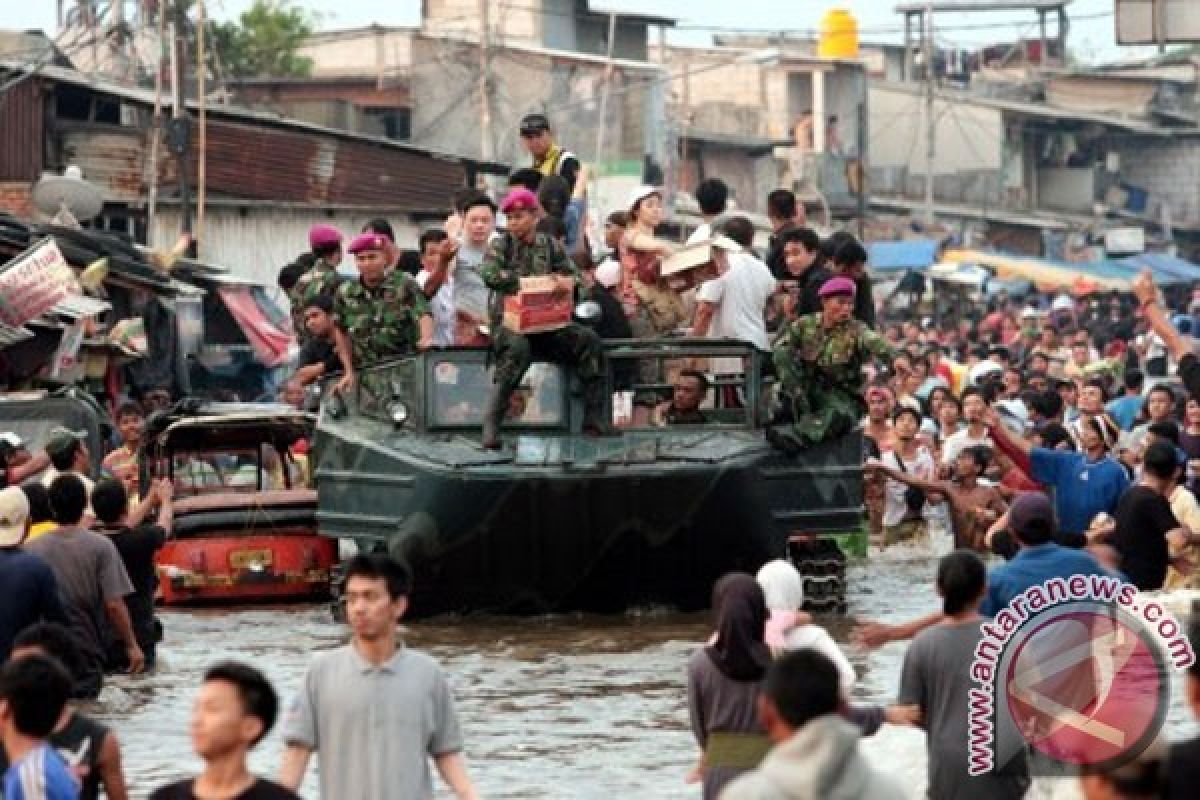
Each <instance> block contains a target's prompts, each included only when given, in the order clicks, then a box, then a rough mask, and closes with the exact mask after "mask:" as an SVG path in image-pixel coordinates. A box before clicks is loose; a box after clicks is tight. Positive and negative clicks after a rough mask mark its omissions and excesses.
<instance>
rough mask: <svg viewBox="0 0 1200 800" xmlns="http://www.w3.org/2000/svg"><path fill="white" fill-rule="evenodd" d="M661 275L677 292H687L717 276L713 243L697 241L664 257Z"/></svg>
mask: <svg viewBox="0 0 1200 800" xmlns="http://www.w3.org/2000/svg"><path fill="white" fill-rule="evenodd" d="M659 275H660V276H661V277H662V281H663V283H665V284H666V285H667V286H668V287H669V288H670V289H672V290H674V291H676V292H686V291H687V290H688V289H694V288H696V287H697V286H699V285H700V284H702V283H704V282H705V281H709V280H712V279H713V278H715V277H717V265H716V263H715V262H714V261H713V243H712V242H711V241H704V242H697V243H695V244H692V245H688V246H687V247H685V248H683V249H682V250H679V251H677V252H676V253H675V254H674V255H671V256H669V257H668V258H664V259H663V262H662V266H661V267H660V269H659Z"/></svg>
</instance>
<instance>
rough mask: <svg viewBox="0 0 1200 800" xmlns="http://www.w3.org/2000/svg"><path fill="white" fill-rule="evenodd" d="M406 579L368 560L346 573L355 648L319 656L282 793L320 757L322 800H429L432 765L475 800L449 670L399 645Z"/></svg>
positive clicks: (295, 724)
mask: <svg viewBox="0 0 1200 800" xmlns="http://www.w3.org/2000/svg"><path fill="white" fill-rule="evenodd" d="M409 583H410V581H409V576H408V572H407V570H405V568H404V567H402V566H401V565H400V564H399V563H398V562H396V561H395V560H393V559H392V558H390V557H389V556H386V555H382V554H373V555H360V556H356V557H355V558H354V559H352V560H351V561H350V562H349V564H348V566H347V569H346V590H345V599H346V614H347V617H348V619H349V622H350V628H351V630H352V632H353V637H352V639H351V641H350V644H348V645H346V646H344V647H339V648H337V649H336V650H330V651H328V652H325V653H321V654H319V655H318V656H317V657H316V659H315V660H314V661H313V664H312V666H311V667H310V668H309V670H308V674H307V675H306V676H305V678H304V685H303V686H302V687H301V689H300V692H299V693H298V694H297V696H296V698H295V700H294V701H293V703H292V705H291V707H290V708H289V709H288V713H287V717H286V719H285V721H284V729H283V731H284V739H285V740H286V741H287V751H286V752H285V753H284V760H283V768H282V770H281V773H280V783H282V784H283V785H284V786H286V787H288V788H289V789H292V790H296V789H297V788H299V786H300V783H301V782H302V781H303V779H304V773H305V771H306V769H307V768H308V761H309V759H310V757H311V756H312V754H313V752H316V753H317V758H318V760H319V762H320V784H321V797H322V798H324V800H342V799H343V798H355V799H356V800H423V799H424V798H427V797H432V796H433V780H432V776H431V774H430V770H429V759H433V763H434V765H435V766H436V767H437V770H438V773H439V774H440V775H441V777H442V780H444V781H445V782H446V783H447V784H448V785H449V786H450V788H451V789H452V790H453V791H454V793H455V796H456V797H458V798H459V800H475V798H476V796H477V795H476V793H475V788H474V786H473V785H472V784H471V779H470V777H469V776H468V775H467V769H466V760H465V759H464V758H463V755H462V747H463V743H462V732H461V730H460V729H459V724H458V715H457V714H456V713H455V710H454V697H453V695H452V694H451V691H450V687H449V685H448V684H447V682H446V677H445V674H444V673H443V672H442V669H441V667H440V666H439V665H438V664H437V662H436V661H434V660H433V659H432V658H430V657H429V656H428V655H426V654H424V653H421V652H418V651H416V650H410V649H408V648H406V647H405V646H404V643H403V642H400V641H398V640H397V636H396V625H397V623H398V622H399V621H400V618H401V617H402V616H403V615H404V612H405V611H406V610H407V608H408V592H409Z"/></svg>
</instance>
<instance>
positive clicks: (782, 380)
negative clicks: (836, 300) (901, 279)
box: [767, 314, 893, 450]
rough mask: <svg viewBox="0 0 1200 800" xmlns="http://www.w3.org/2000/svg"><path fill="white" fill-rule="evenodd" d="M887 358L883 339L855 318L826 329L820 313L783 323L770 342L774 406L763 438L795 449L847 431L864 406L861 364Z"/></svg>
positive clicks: (861, 415)
mask: <svg viewBox="0 0 1200 800" xmlns="http://www.w3.org/2000/svg"><path fill="white" fill-rule="evenodd" d="M892 357H893V353H892V349H891V348H890V347H889V346H888V344H887V341H886V340H885V339H884V338H883V337H882V336H880V335H879V334H877V333H876V332H875V331H873V330H871V329H870V328H868V327H867V326H866V325H865V324H863V323H862V322H861V321H859V320H857V319H850V320H847V321H846V322H844V323H842V324H840V325H838V326H837V327H836V328H833V329H832V330H825V328H824V327H822V324H821V315H820V314H809V315H807V316H803V317H800V318H799V319H797V320H794V321H793V322H791V323H789V324H788V326H787V327H786V328H784V329H783V330H782V331H781V332H780V335H779V338H778V339H776V342H775V359H774V360H775V369H776V371H777V373H778V375H779V405H780V408H779V412H778V414H777V416H776V420H775V422H776V424H775V425H774V426H772V427H771V428H769V429H768V431H767V433H768V437H769V438H770V439H771V440H772V442H773V443H775V444H776V445H777V446H779V447H781V448H783V449H786V450H797V449H802V448H806V447H811V446H812V445H815V444H817V443H819V442H823V441H826V440H827V439H833V438H836V437H838V436H841V435H843V434H845V433H847V432H848V431H850V430H852V429H853V428H854V426H855V425H857V424H858V422H859V420H861V419H862V417H863V415H864V414H865V413H866V411H867V405H866V402H864V400H863V366H864V365H865V364H866V363H867V362H868V361H869V360H871V359H872V358H878V359H880V360H883V361H888V362H890V361H891V359H892Z"/></svg>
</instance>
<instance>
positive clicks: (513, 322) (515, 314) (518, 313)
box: [504, 275, 575, 333]
mask: <svg viewBox="0 0 1200 800" xmlns="http://www.w3.org/2000/svg"><path fill="white" fill-rule="evenodd" d="M574 301H575V298H574V297H573V295H572V293H571V292H564V291H562V290H561V289H559V288H558V276H556V275H538V276H535V277H530V278H521V288H520V289H519V290H518V291H517V293H516V294H515V295H509V296H508V297H505V298H504V327H506V328H508V329H509V330H510V331H512V332H513V333H545V332H546V331H556V330H559V329H560V328H565V327H566V326H567V325H568V324H570V322H571V313H572V312H573V311H574Z"/></svg>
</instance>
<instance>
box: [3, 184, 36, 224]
mask: <svg viewBox="0 0 1200 800" xmlns="http://www.w3.org/2000/svg"><path fill="white" fill-rule="evenodd" d="M30 188H31V187H30V185H29V184H28V183H25V182H17V183H11V182H0V211H3V212H7V213H9V214H13V215H15V216H18V217H32V216H33V200H32V199H31V198H30Z"/></svg>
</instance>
